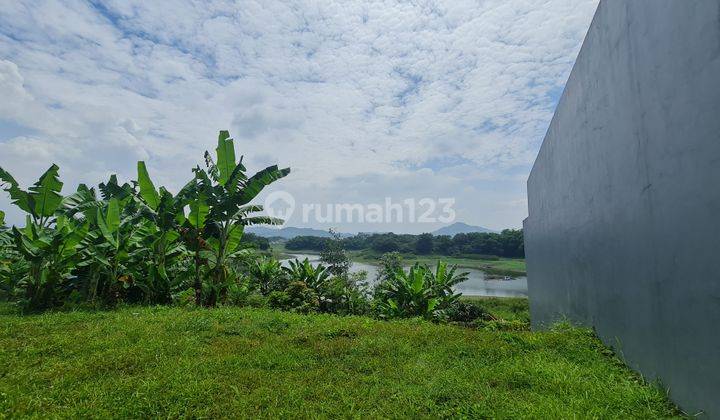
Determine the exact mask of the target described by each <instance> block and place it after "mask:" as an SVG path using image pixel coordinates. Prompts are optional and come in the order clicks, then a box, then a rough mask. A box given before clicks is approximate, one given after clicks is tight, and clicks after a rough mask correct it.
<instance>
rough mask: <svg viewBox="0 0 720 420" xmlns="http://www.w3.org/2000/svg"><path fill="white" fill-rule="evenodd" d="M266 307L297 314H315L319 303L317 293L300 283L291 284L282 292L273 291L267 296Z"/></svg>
mask: <svg viewBox="0 0 720 420" xmlns="http://www.w3.org/2000/svg"><path fill="white" fill-rule="evenodd" d="M268 306H270V307H271V308H275V309H282V310H285V311H292V312H298V313H310V312H317V311H318V309H319V308H320V301H319V299H318V296H317V293H315V291H314V290H312V289H311V288H309V287H308V286H307V284H305V283H304V282H301V281H294V282H291V283H290V284H289V285H288V287H287V288H286V289H285V290H283V291H277V290H276V291H273V292H271V293H270V294H269V295H268Z"/></svg>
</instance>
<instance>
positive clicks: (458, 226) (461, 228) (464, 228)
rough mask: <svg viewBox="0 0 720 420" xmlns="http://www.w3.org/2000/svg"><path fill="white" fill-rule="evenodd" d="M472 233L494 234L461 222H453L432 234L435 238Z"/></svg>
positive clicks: (488, 230) (490, 230)
mask: <svg viewBox="0 0 720 420" xmlns="http://www.w3.org/2000/svg"><path fill="white" fill-rule="evenodd" d="M474 232H480V233H484V232H490V233H492V232H495V231H494V230H492V229H488V228H484V227H482V226H472V225H468V224H467V223H463V222H455V223H453V224H452V225H450V226H445V227H441V228H440V229H438V230H436V231H435V232H432V234H433V235H435V236H441V235H448V236H455V235H457V234H458V233H474Z"/></svg>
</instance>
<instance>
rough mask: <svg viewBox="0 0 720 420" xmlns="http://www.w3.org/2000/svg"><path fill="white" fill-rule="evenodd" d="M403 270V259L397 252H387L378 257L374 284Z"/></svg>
mask: <svg viewBox="0 0 720 420" xmlns="http://www.w3.org/2000/svg"><path fill="white" fill-rule="evenodd" d="M402 269H403V259H402V256H401V255H400V253H398V252H388V253H387V254H383V255H382V256H381V257H380V261H379V264H378V270H377V275H376V278H375V283H376V284H380V283H381V282H383V281H385V280H387V279H389V278H392V277H393V276H394V275H395V273H397V272H398V271H401V270H402Z"/></svg>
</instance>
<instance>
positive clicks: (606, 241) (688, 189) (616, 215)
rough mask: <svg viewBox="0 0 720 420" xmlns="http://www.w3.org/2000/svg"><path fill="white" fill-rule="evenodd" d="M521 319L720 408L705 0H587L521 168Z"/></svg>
mask: <svg viewBox="0 0 720 420" xmlns="http://www.w3.org/2000/svg"><path fill="white" fill-rule="evenodd" d="M528 201H529V217H528V219H527V220H526V221H525V242H526V243H525V249H526V254H527V265H528V285H529V292H530V310H531V315H532V322H533V326H534V327H535V328H543V327H546V326H547V325H549V324H550V323H552V322H553V321H555V320H557V319H558V318H562V317H565V318H569V319H570V320H572V321H575V322H579V323H582V324H585V325H588V326H593V327H595V328H596V330H597V332H598V335H599V336H600V337H601V339H602V340H603V341H604V342H605V343H607V344H609V345H611V346H613V347H614V348H616V350H617V351H618V352H619V354H620V355H621V356H623V357H624V358H625V360H626V362H627V363H628V364H629V365H630V366H631V367H633V368H635V369H637V370H639V371H640V372H642V373H643V375H644V376H645V377H646V378H648V379H651V380H652V379H655V378H658V379H660V380H661V381H662V383H663V385H664V386H665V387H667V388H669V390H670V395H671V397H672V398H673V399H674V400H675V401H676V402H677V403H678V404H679V405H680V406H681V407H682V408H683V409H684V410H686V411H687V412H689V413H695V412H697V411H698V410H704V412H705V413H706V415H707V416H708V417H709V418H720V0H632V1H629V0H603V1H601V4H600V6H599V8H598V11H597V13H596V15H595V18H594V20H593V23H592V25H591V27H590V30H589V32H588V35H587V37H586V39H585V42H584V44H583V47H582V49H581V52H580V54H579V56H578V59H577V62H576V63H575V67H574V68H573V71H572V73H571V76H570V79H569V81H568V83H567V86H566V88H565V92H564V93H563V96H562V98H561V100H560V103H559V105H558V108H557V111H556V113H555V116H554V118H553V120H552V123H551V124H550V128H549V130H548V133H547V136H546V137H545V141H544V142H543V145H542V148H541V150H540V153H539V155H538V158H537V161H536V162H535V166H534V167H533V170H532V173H531V175H530V178H529V180H528Z"/></svg>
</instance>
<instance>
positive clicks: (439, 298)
mask: <svg viewBox="0 0 720 420" xmlns="http://www.w3.org/2000/svg"><path fill="white" fill-rule="evenodd" d="M467 276H468V274H467V273H458V274H456V267H452V268H450V269H449V270H448V268H447V263H445V262H438V264H437V267H436V270H435V272H433V271H432V270H430V268H429V267H427V266H426V265H420V264H419V263H416V264H415V265H413V266H412V267H410V269H409V270H408V271H407V272H405V271H404V270H402V269H398V270H397V271H396V272H395V273H394V275H392V276H390V277H389V278H388V279H386V280H385V281H383V282H382V283H381V284H380V285H379V286H378V288H377V292H376V299H377V306H378V309H379V310H380V313H381V316H383V317H386V318H396V317H413V316H422V317H425V318H432V317H433V316H435V315H437V314H438V311H441V310H443V309H444V308H446V307H448V306H449V305H450V304H452V303H453V302H455V301H456V300H457V299H458V298H459V297H460V294H455V293H454V292H453V290H452V287H453V286H455V285H456V284H458V283H461V282H463V281H465V280H467Z"/></svg>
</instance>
